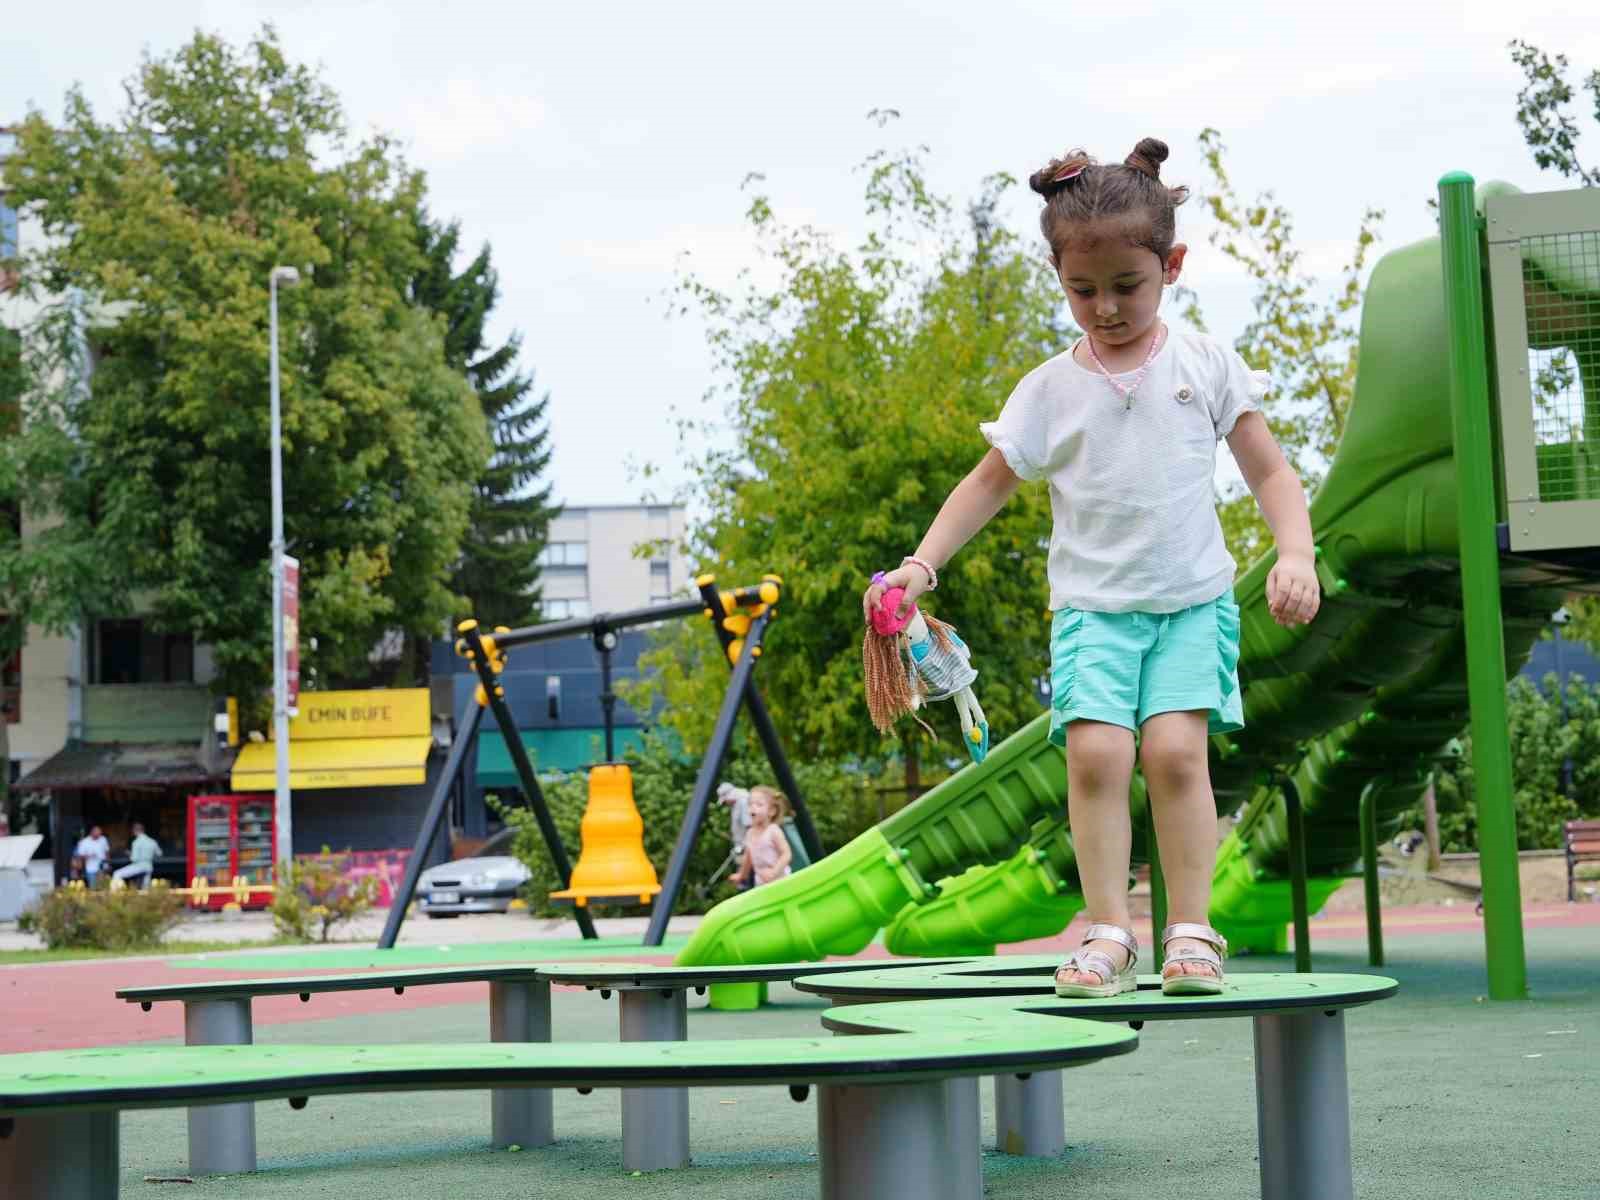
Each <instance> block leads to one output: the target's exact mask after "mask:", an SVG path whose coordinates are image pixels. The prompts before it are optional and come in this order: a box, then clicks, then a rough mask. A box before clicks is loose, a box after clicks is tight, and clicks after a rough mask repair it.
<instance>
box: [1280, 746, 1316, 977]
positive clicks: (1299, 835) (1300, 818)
mask: <svg viewBox="0 0 1600 1200" xmlns="http://www.w3.org/2000/svg"><path fill="white" fill-rule="evenodd" d="M1278 786H1279V787H1281V788H1282V789H1283V815H1284V822H1285V824H1286V825H1287V826H1288V832H1289V899H1290V903H1291V904H1292V905H1293V906H1294V969H1295V970H1296V971H1310V970H1311V905H1310V902H1309V901H1308V900H1307V899H1306V818H1305V813H1304V812H1303V811H1301V808H1300V789H1299V788H1298V787H1296V786H1295V782H1294V780H1293V779H1291V778H1289V776H1287V775H1285V776H1284V777H1283V778H1282V779H1280V780H1279V781H1278Z"/></svg>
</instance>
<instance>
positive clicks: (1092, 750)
mask: <svg viewBox="0 0 1600 1200" xmlns="http://www.w3.org/2000/svg"><path fill="white" fill-rule="evenodd" d="M1132 780H1133V731H1132V730H1128V729H1124V728H1122V726H1120V725H1108V724H1104V723H1102V722H1100V721H1074V722H1073V723H1072V724H1070V725H1068V726H1067V821H1068V824H1069V826H1070V827H1071V830H1072V846H1073V849H1074V850H1075V851H1076V852H1077V857H1078V876H1079V878H1080V879H1081V880H1082V881H1083V897H1084V900H1085V901H1087V904H1088V910H1089V920H1090V921H1091V922H1096V921H1104V922H1105V923H1106V924H1108V925H1120V926H1121V927H1122V928H1124V929H1129V928H1131V922H1130V919H1129V917H1128V856H1129V854H1130V853H1131V852H1132V848H1133V829H1132V826H1131V824H1130V822H1129V819H1128V785H1129V784H1130V783H1131V782H1132ZM1163 861H1165V860H1163ZM1085 949H1091V950H1100V951H1103V952H1104V953H1105V954H1106V955H1107V956H1108V957H1109V958H1110V959H1111V961H1112V962H1114V963H1116V964H1117V965H1118V967H1121V966H1122V965H1123V964H1125V963H1126V962H1127V961H1128V950H1127V947H1126V946H1123V945H1121V944H1120V943H1118V942H1108V941H1103V940H1098V939H1097V940H1095V941H1092V942H1089V943H1087V945H1086V946H1085ZM1064 978H1067V979H1070V980H1071V981H1072V982H1074V983H1084V984H1091V985H1092V984H1098V983H1107V982H1109V980H1105V979H1101V978H1100V976H1099V975H1097V974H1096V973H1095V972H1093V971H1072V972H1069V973H1068V974H1067V975H1066V976H1064Z"/></svg>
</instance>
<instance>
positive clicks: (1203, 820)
mask: <svg viewBox="0 0 1600 1200" xmlns="http://www.w3.org/2000/svg"><path fill="white" fill-rule="evenodd" d="M1139 766H1140V768H1141V769H1142V770H1143V771H1144V782H1145V786H1146V787H1147V788H1148V789H1149V792H1150V803H1151V805H1152V810H1153V812H1154V815H1155V820H1156V842H1157V844H1158V845H1159V846H1160V848H1161V871H1162V874H1163V875H1164V876H1165V877H1166V881H1167V920H1168V921H1169V922H1174V923H1175V922H1178V921H1193V922H1195V923H1196V924H1199V925H1209V924H1211V918H1210V908H1211V872H1212V869H1213V867H1214V866H1215V864H1216V858H1217V804H1216V799H1215V798H1214V797H1213V795H1212V793H1211V770H1210V765H1209V761H1208V759H1207V754H1206V714H1205V713H1204V712H1168V713H1158V714H1157V715H1156V716H1153V717H1151V718H1150V719H1149V720H1148V721H1146V722H1145V723H1144V728H1143V729H1142V730H1141V731H1140V737H1139ZM1156 936H1157V937H1160V936H1161V931H1160V930H1159V929H1158V930H1156ZM1201 948H1203V944H1202V943H1200V942H1196V941H1195V940H1194V939H1193V938H1177V939H1175V940H1174V941H1173V943H1172V945H1171V946H1170V947H1169V948H1168V949H1169V952H1170V953H1172V954H1183V953H1187V952H1189V951H1190V950H1196V949H1201ZM1162 973H1163V974H1164V975H1166V976H1167V977H1169V978H1170V977H1172V976H1174V975H1177V974H1179V973H1187V974H1190V975H1214V974H1215V972H1214V971H1213V970H1212V969H1211V968H1210V967H1208V966H1206V965H1205V964H1203V963H1193V962H1188V963H1178V964H1176V965H1175V966H1171V967H1168V968H1167V969H1166V970H1165V971H1163V972H1162Z"/></svg>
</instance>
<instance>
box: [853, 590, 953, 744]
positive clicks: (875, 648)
mask: <svg viewBox="0 0 1600 1200" xmlns="http://www.w3.org/2000/svg"><path fill="white" fill-rule="evenodd" d="M922 619H923V620H924V621H926V622H927V624H928V632H929V633H930V634H932V635H933V640H934V644H935V645H937V646H938V647H939V649H941V650H950V649H952V648H953V646H952V643H951V641H950V626H948V625H946V624H945V623H944V622H943V621H940V620H938V619H937V618H935V617H930V616H929V615H928V614H927V613H923V614H922ZM861 674H862V676H863V678H864V680H865V682H866V688H867V712H868V714H870V715H871V717H872V726H873V728H874V729H876V730H877V731H878V732H879V733H888V732H889V730H890V729H891V728H893V726H894V723H895V722H896V721H898V720H899V719H900V718H901V717H903V716H905V715H906V714H907V713H913V714H914V713H915V712H916V710H917V708H918V706H919V705H920V704H921V703H922V697H923V695H924V694H925V692H926V688H925V685H924V684H923V682H922V676H920V675H918V674H917V672H916V670H915V669H914V668H913V667H912V666H911V647H910V640H909V639H908V638H907V637H906V635H905V633H904V632H901V633H896V634H891V635H890V636H888V637H885V636H883V634H881V633H879V632H878V631H877V630H876V629H874V628H873V627H872V625H871V623H870V622H869V623H868V625H867V632H866V634H865V635H864V636H863V637H862V639H861ZM917 724H919V725H921V726H922V727H923V728H924V729H927V730H928V732H929V733H930V734H931V733H933V730H932V729H930V728H929V727H928V724H927V722H925V721H923V720H922V719H921V718H920V717H918V718H917Z"/></svg>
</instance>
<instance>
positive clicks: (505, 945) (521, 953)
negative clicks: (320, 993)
mask: <svg viewBox="0 0 1600 1200" xmlns="http://www.w3.org/2000/svg"><path fill="white" fill-rule="evenodd" d="M687 942H688V938H686V937H684V936H682V935H679V936H676V937H667V938H665V939H663V941H662V943H661V945H659V946H641V945H640V944H639V939H638V938H637V937H607V938H594V939H593V940H591V941H584V940H583V939H582V938H537V939H532V940H529V941H526V942H480V943H475V944H466V945H461V946H396V947H394V949H392V950H378V949H376V948H374V947H372V946H351V947H348V948H341V949H329V950H307V951H304V952H302V953H255V954H251V953H249V952H248V951H246V952H243V953H238V954H235V953H227V954H201V955H192V956H190V957H187V958H174V959H172V960H171V961H170V962H169V963H168V964H167V965H168V966H172V967H189V968H200V969H203V970H206V971H351V970H367V971H381V970H386V969H388V968H391V967H394V968H398V967H448V966H460V965H462V964H464V963H490V962H548V961H564V960H566V959H571V958H582V957H585V956H587V955H597V956H600V957H616V956H618V955H626V954H650V955H662V956H665V955H672V954H676V953H677V952H678V951H679V950H681V949H683V947H684V946H685V944H687Z"/></svg>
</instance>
